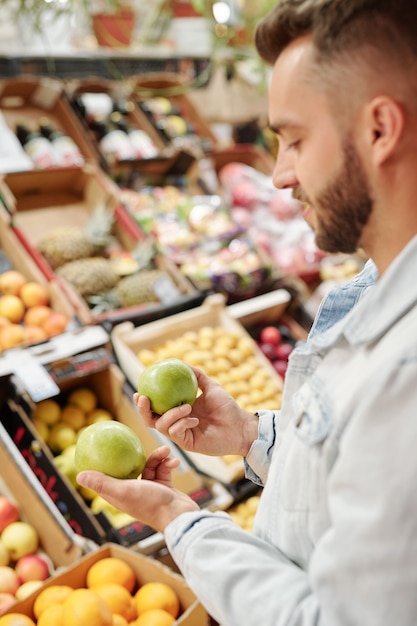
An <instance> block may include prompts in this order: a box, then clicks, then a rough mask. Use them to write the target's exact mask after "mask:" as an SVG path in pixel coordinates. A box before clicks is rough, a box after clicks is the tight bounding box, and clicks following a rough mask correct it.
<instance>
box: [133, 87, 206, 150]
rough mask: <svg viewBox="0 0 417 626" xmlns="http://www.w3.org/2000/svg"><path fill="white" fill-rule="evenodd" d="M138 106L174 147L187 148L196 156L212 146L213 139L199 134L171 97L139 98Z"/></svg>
mask: <svg viewBox="0 0 417 626" xmlns="http://www.w3.org/2000/svg"><path fill="white" fill-rule="evenodd" d="M139 106H140V107H141V109H142V111H144V113H145V114H146V115H147V116H148V117H149V119H150V120H151V121H152V123H153V124H154V126H155V127H156V128H157V129H158V131H159V132H160V133H161V135H162V137H163V138H164V140H165V141H166V142H167V143H170V144H172V145H173V146H174V147H175V148H177V149H182V150H187V151H189V152H191V153H193V154H196V155H197V156H201V155H202V154H204V153H205V152H209V151H210V150H211V149H212V148H213V141H212V140H211V139H210V138H209V137H204V136H202V135H201V134H199V132H198V129H196V128H195V125H194V124H193V122H192V120H190V119H189V118H188V119H187V116H186V115H185V114H184V111H183V110H181V107H180V106H178V104H175V103H174V102H172V100H171V99H169V98H166V97H164V96H154V97H151V98H146V99H144V100H141V101H140V102H139Z"/></svg>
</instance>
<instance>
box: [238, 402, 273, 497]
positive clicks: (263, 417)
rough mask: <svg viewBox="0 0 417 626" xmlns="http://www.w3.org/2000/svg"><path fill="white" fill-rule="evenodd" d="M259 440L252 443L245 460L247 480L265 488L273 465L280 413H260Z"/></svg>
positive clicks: (269, 411) (268, 411)
mask: <svg viewBox="0 0 417 626" xmlns="http://www.w3.org/2000/svg"><path fill="white" fill-rule="evenodd" d="M257 415H258V417H259V422H258V438H257V439H255V441H254V442H253V443H252V445H251V447H250V449H249V452H248V454H247V456H246V457H245V459H244V464H245V475H246V478H248V479H249V480H251V481H252V482H253V483H255V484H257V485H261V486H263V485H264V484H265V481H266V477H267V475H268V470H269V466H270V464H271V458H272V452H273V449H274V444H275V431H276V421H277V417H278V412H276V411H271V410H262V411H258V412H257Z"/></svg>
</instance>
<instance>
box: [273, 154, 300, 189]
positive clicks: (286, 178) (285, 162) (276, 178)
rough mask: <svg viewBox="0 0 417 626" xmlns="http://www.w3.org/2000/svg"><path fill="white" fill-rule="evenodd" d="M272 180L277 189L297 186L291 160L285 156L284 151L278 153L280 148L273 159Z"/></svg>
mask: <svg viewBox="0 0 417 626" xmlns="http://www.w3.org/2000/svg"><path fill="white" fill-rule="evenodd" d="M272 182H273V184H274V187H277V189H288V188H293V187H297V185H298V179H297V176H296V175H295V172H294V168H293V166H292V160H291V159H290V158H289V157H286V156H285V153H282V152H281V154H280V150H278V154H277V158H276V161H275V167H274V171H273V174H272Z"/></svg>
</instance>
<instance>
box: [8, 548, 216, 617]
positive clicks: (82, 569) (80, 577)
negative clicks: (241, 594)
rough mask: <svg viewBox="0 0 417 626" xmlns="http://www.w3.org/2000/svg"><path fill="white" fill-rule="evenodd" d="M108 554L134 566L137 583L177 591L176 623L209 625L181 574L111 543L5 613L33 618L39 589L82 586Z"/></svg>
mask: <svg viewBox="0 0 417 626" xmlns="http://www.w3.org/2000/svg"><path fill="white" fill-rule="evenodd" d="M108 557H115V558H120V559H122V560H123V561H125V562H126V563H128V564H129V565H130V566H131V567H133V569H134V571H135V573H136V575H137V579H138V586H141V585H143V584H145V583H148V582H156V581H160V582H164V583H166V584H168V585H170V586H171V587H172V588H173V589H174V590H175V591H176V593H177V594H178V597H179V599H180V604H181V615H180V616H179V617H178V619H177V620H176V622H175V624H176V625H178V626H208V624H209V623H210V621H209V616H208V614H207V612H206V611H205V609H204V608H203V606H202V605H201V604H200V603H199V602H198V600H197V598H196V597H195V595H194V594H193V592H192V591H191V589H190V588H189V587H188V586H187V584H186V583H185V580H184V579H183V578H182V577H181V576H180V575H178V574H177V573H176V572H174V571H172V570H171V569H169V568H168V567H166V566H165V565H163V564H161V563H159V562H158V561H155V560H153V559H150V558H149V557H146V556H143V555H141V554H138V553H136V552H133V551H132V550H128V549H126V548H123V547H121V546H118V545H115V544H113V543H108V544H105V545H103V546H102V547H101V548H99V549H98V550H96V551H94V552H91V553H90V554H87V555H85V556H84V557H82V558H81V559H80V560H79V562H78V563H77V564H76V565H74V566H72V567H68V568H67V569H66V570H65V571H63V572H62V573H60V574H57V575H56V576H54V577H53V578H51V579H50V580H48V582H47V583H45V585H44V586H43V587H42V588H41V589H40V590H38V591H36V592H35V593H33V594H32V595H31V596H30V597H29V598H27V599H26V600H23V601H22V602H19V603H17V604H15V605H14V606H13V607H12V609H9V610H8V611H6V613H5V614H6V615H7V614H8V613H17V612H18V613H23V614H25V615H28V616H30V617H31V618H32V619H33V618H34V615H33V605H34V602H35V599H36V598H37V596H38V595H39V593H40V592H41V590H42V589H44V588H45V587H50V586H52V585H70V586H71V587H74V588H75V589H78V588H81V587H85V585H86V577H87V572H88V570H89V568H90V567H91V566H92V565H93V564H94V563H97V562H98V561H100V560H101V559H105V558H108Z"/></svg>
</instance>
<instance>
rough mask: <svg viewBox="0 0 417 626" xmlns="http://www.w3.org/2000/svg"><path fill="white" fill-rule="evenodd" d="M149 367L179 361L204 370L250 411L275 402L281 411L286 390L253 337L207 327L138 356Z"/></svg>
mask: <svg viewBox="0 0 417 626" xmlns="http://www.w3.org/2000/svg"><path fill="white" fill-rule="evenodd" d="M137 357H138V359H139V361H140V362H141V363H142V364H143V365H145V366H146V367H148V366H150V365H153V364H154V363H157V362H158V361H161V360H163V359H167V358H177V359H181V360H183V361H185V362H186V363H188V364H189V365H194V366H197V367H199V368H201V369H202V370H204V371H205V372H206V373H207V374H208V375H209V376H211V377H212V378H214V379H215V380H217V381H218V382H219V383H220V384H221V385H222V386H223V387H224V388H225V389H226V390H227V391H228V392H229V393H230V394H231V395H232V396H233V397H234V398H235V400H236V401H237V402H238V403H239V404H240V406H241V407H242V408H243V409H245V410H247V411H252V412H253V411H256V410H257V409H258V408H259V405H260V404H263V405H265V404H268V403H271V402H273V404H274V407H276V408H279V405H280V400H281V393H282V386H281V385H279V384H278V382H277V381H276V380H274V379H273V378H272V377H271V374H270V373H269V372H268V371H267V370H266V369H265V368H264V367H263V366H262V365H261V364H260V362H259V359H258V358H257V356H256V354H255V352H254V346H253V342H252V340H251V339H250V338H249V337H245V336H242V335H241V334H238V333H237V332H233V331H230V330H228V329H226V328H224V327H223V326H217V327H211V326H203V327H201V328H199V329H198V330H192V331H191V330H190V331H187V332H184V333H183V334H181V335H180V336H179V337H176V338H172V339H168V340H166V341H164V342H162V343H161V344H160V345H155V346H153V347H152V348H143V349H142V350H140V351H139V352H138V354H137Z"/></svg>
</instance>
